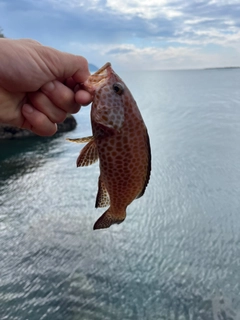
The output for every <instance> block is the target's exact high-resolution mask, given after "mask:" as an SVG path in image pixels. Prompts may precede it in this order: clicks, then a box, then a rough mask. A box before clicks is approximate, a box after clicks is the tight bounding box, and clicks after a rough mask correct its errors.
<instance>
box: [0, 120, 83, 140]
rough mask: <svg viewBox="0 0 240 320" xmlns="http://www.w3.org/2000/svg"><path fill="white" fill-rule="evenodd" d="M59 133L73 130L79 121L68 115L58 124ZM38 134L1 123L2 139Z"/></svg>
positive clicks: (0, 136)
mask: <svg viewBox="0 0 240 320" xmlns="http://www.w3.org/2000/svg"><path fill="white" fill-rule="evenodd" d="M57 126H58V130H57V132H58V133H61V132H67V131H71V130H73V129H75V128H76V126H77V121H76V120H75V118H74V117H73V116H72V115H68V116H67V118H66V119H65V120H64V121H63V122H62V123H59V124H58V125H57ZM33 136H36V135H35V134H34V133H33V132H31V131H28V130H26V129H20V128H16V127H12V126H9V125H7V124H0V140H3V139H21V138H27V137H33Z"/></svg>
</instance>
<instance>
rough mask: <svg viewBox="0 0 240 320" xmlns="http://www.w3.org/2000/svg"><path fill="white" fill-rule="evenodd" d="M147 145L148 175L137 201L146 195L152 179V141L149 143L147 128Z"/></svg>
mask: <svg viewBox="0 0 240 320" xmlns="http://www.w3.org/2000/svg"><path fill="white" fill-rule="evenodd" d="M146 143H147V152H148V167H147V174H146V178H145V182H144V185H143V188H142V190H141V192H140V193H139V194H138V196H137V197H136V199H138V198H140V197H142V196H143V195H144V192H145V190H146V187H147V185H148V182H149V179H150V174H151V147H150V141H149V136H148V132H147V128H146Z"/></svg>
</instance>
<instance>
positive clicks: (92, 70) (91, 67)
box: [88, 63, 99, 72]
mask: <svg viewBox="0 0 240 320" xmlns="http://www.w3.org/2000/svg"><path fill="white" fill-rule="evenodd" d="M88 67H89V70H90V71H91V72H95V71H97V70H98V69H99V68H98V67H96V66H95V65H94V64H92V63H89V64H88Z"/></svg>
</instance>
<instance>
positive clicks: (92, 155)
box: [77, 139, 98, 167]
mask: <svg viewBox="0 0 240 320" xmlns="http://www.w3.org/2000/svg"><path fill="white" fill-rule="evenodd" d="M97 160H98V150H97V146H96V143H95V140H94V139H91V140H90V142H88V144H87V145H86V146H85V147H84V148H83V149H82V150H81V152H80V154H79V156H78V158H77V167H84V166H90V165H91V164H93V163H94V162H96V161H97Z"/></svg>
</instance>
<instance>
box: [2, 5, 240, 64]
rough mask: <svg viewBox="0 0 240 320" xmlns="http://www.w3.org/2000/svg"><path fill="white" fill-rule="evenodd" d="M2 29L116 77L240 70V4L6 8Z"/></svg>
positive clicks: (21, 6)
mask: <svg viewBox="0 0 240 320" xmlns="http://www.w3.org/2000/svg"><path fill="white" fill-rule="evenodd" d="M0 27H1V28H2V29H3V33H4V35H5V36H6V37H9V38H15V39H19V38H32V39H35V40H38V41H39V42H41V43H42V44H44V45H48V46H52V47H54V48H56V49H59V50H62V51H66V52H70V53H74V54H78V55H82V56H84V57H85V58H86V59H87V60H88V61H89V62H90V63H93V64H95V65H96V66H98V67H101V66H102V65H103V64H105V63H106V62H111V63H112V65H113V66H114V69H115V70H117V69H118V70H120V69H123V70H165V69H198V68H211V67H226V66H240V0H210V1H207V0H197V1H196V0H132V1H128V0H86V1H85V0H0Z"/></svg>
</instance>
